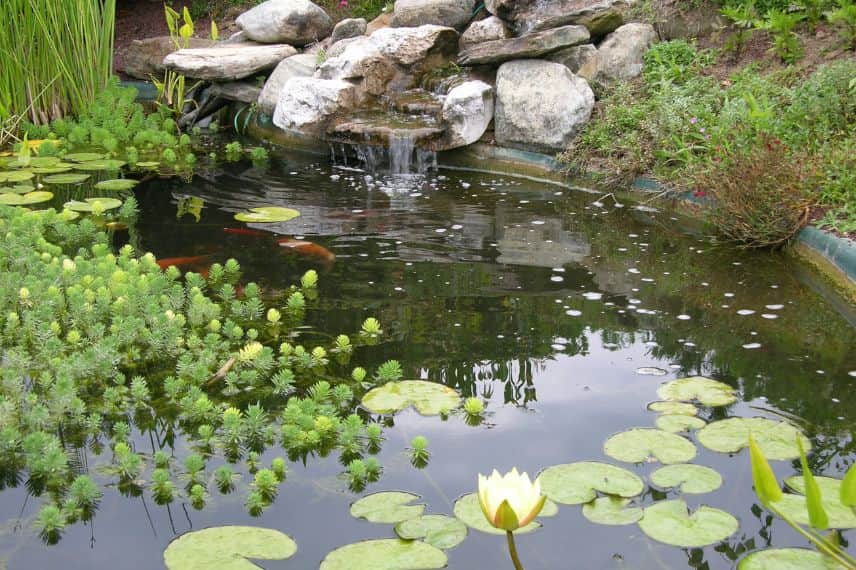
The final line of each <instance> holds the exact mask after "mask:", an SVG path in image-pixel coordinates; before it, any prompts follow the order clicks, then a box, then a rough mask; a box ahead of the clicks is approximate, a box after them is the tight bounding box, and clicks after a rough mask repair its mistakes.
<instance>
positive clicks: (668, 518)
mask: <svg viewBox="0 0 856 570" xmlns="http://www.w3.org/2000/svg"><path fill="white" fill-rule="evenodd" d="M739 526H740V523H738V522H737V519H736V518H734V517H733V516H731V515H730V514H728V513H726V512H725V511H722V510H719V509H714V508H712V507H707V506H701V507H699V508H698V509H697V510H696V511H695V512H690V511H689V509H688V507H687V504H686V503H685V502H684V501H682V500H674V501H662V502H659V503H655V504H653V505H651V506H650V507H647V508H646V509H645V511H644V514H643V516H642V519H641V520H640V521H639V528H641V529H642V532H644V533H645V534H647V535H648V536H650V537H651V538H653V539H655V540H658V541H660V542H663V543H665V544H671V545H673V546H680V547H683V548H699V547H702V546H708V545H710V544H716V543H718V542H721V541H723V540H725V539H726V538H728V537H729V536H731V535H732V534H734V533H735V532H737V529H738V527H739Z"/></svg>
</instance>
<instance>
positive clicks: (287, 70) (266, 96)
mask: <svg viewBox="0 0 856 570" xmlns="http://www.w3.org/2000/svg"><path fill="white" fill-rule="evenodd" d="M315 63H316V56H315V55H313V54H303V53H301V54H297V55H293V56H291V57H287V58H285V59H284V60H282V61H281V62H280V63H279V65H277V66H276V69H274V70H273V73H271V74H270V77H268V79H267V81H265V86H264V87H263V88H262V92H261V94H260V95H259V108H260V109H261V110H262V111H264V112H265V113H268V114H271V113H273V110H274V109H275V108H276V104H277V102H278V101H279V94H280V93H281V92H282V88H283V87H285V84H286V83H287V82H288V80H289V79H291V78H292V77H311V76H312V74H313V73H315Z"/></svg>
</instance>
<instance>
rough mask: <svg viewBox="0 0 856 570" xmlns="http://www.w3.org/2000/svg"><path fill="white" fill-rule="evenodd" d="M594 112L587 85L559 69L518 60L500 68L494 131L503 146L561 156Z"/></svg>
mask: <svg viewBox="0 0 856 570" xmlns="http://www.w3.org/2000/svg"><path fill="white" fill-rule="evenodd" d="M593 109H594V93H593V92H592V90H591V88H590V87H589V85H588V82H586V80H585V79H583V78H582V77H578V76H576V75H574V74H573V73H571V71H570V70H569V69H568V68H567V67H565V66H564V65H562V64H560V63H554V62H550V61H539V60H519V61H509V62H507V63H504V64H502V65H501V66H500V67H499V70H498V72H497V75H496V116H495V120H494V131H495V134H496V140H497V142H498V143H499V144H501V145H505V146H511V147H516V148H522V149H524V150H540V151H547V152H554V151H558V150H563V149H565V148H566V147H567V146H568V144H569V143H570V142H571V141H572V140H573V138H574V137H575V136H576V135H577V133H579V131H580V129H582V127H583V126H584V125H585V124H586V122H588V120H589V118H590V117H591V113H592V110H593Z"/></svg>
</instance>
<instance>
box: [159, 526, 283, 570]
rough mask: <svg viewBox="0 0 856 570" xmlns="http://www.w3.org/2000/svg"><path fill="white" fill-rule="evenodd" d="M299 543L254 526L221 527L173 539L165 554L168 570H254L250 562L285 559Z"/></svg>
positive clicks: (272, 531) (274, 531)
mask: <svg viewBox="0 0 856 570" xmlns="http://www.w3.org/2000/svg"><path fill="white" fill-rule="evenodd" d="M295 552H297V544H296V543H295V542H294V541H293V540H292V539H291V538H290V537H289V536H288V535H286V534H284V533H282V532H279V531H277V530H272V529H267V528H257V527H251V526H221V527H214V528H206V529H202V530H197V531H194V532H188V533H186V534H183V535H181V536H179V537H178V538H176V539H175V540H173V541H172V542H171V543H170V544H169V546H168V547H167V549H166V550H165V551H164V553H163V560H164V563H165V564H166V567H167V568H168V569H169V570H204V569H209V568H217V569H218V570H252V569H253V568H258V566H256V565H255V564H253V563H252V562H250V561H249V560H248V559H256V560H285V559H287V558H291V557H292V556H294V553H295Z"/></svg>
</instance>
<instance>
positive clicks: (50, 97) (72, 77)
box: [0, 0, 116, 124]
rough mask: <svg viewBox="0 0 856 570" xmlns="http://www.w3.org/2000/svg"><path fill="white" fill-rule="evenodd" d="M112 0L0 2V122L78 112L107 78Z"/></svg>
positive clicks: (112, 25) (110, 58)
mask: <svg viewBox="0 0 856 570" xmlns="http://www.w3.org/2000/svg"><path fill="white" fill-rule="evenodd" d="M115 21H116V0H2V1H0V22H3V23H2V25H0V122H2V121H4V120H6V119H9V118H10V117H14V116H26V117H27V118H28V119H29V120H30V121H32V122H34V123H37V124H43V123H47V122H49V121H51V120H54V119H58V118H60V117H63V116H66V115H68V114H77V113H81V112H83V111H84V110H86V109H87V107H88V106H89V105H91V104H92V102H93V101H94V99H95V95H96V93H98V91H99V90H100V89H101V88H103V87H104V85H105V84H106V83H107V80H108V79H109V78H110V74H111V73H112V66H113V34H114V29H115Z"/></svg>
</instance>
